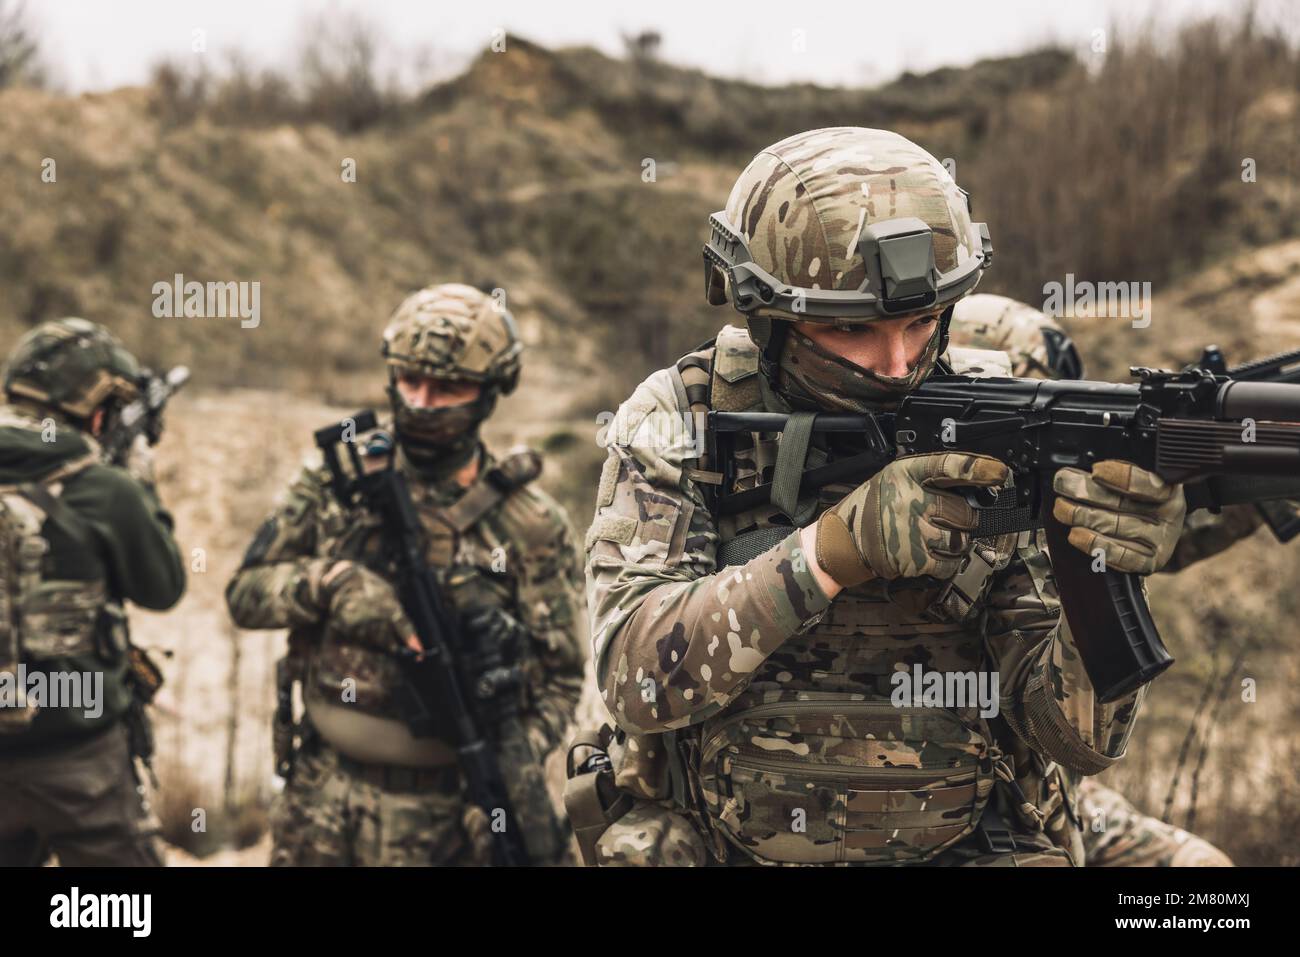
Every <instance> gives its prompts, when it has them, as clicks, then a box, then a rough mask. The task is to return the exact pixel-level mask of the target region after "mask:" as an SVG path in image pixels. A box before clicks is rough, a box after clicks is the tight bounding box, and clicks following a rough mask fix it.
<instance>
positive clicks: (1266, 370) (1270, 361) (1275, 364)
mask: <svg viewBox="0 0 1300 957" xmlns="http://www.w3.org/2000/svg"><path fill="white" fill-rule="evenodd" d="M1195 365H1196V367H1197V368H1200V369H1205V370H1207V371H1209V372H1213V373H1214V374H1215V375H1226V376H1227V377H1228V378H1229V379H1238V380H1241V381H1245V382H1291V383H1297V384H1300V349H1298V350H1296V351H1295V352H1281V353H1278V354H1277V355H1275V356H1269V357H1267V358H1265V359H1256V360H1255V361H1253V362H1246V363H1243V364H1241V365H1239V366H1233V367H1232V368H1231V369H1229V368H1228V363H1227V360H1226V359H1225V358H1224V357H1223V352H1222V351H1221V350H1220V349H1219V347H1218V346H1206V347H1205V349H1204V350H1203V351H1202V352H1201V358H1200V360H1199V361H1198V362H1196V363H1195ZM1255 508H1257V509H1258V510H1259V513H1260V515H1262V516H1264V521H1265V522H1267V523H1268V527H1269V528H1270V529H1271V530H1272V532H1273V536H1274V537H1275V538H1276V539H1277V540H1278V541H1279V542H1289V541H1291V539H1293V538H1295V537H1296V536H1297V535H1300V512H1298V511H1297V510H1296V508H1295V507H1294V506H1292V505H1290V504H1288V503H1285V502H1277V501H1268V502H1258V503H1256V505H1255Z"/></svg>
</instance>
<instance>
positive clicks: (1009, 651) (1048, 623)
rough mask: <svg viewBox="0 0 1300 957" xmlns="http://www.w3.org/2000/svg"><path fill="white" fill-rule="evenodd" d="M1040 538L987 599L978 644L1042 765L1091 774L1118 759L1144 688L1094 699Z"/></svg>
mask: <svg viewBox="0 0 1300 957" xmlns="http://www.w3.org/2000/svg"><path fill="white" fill-rule="evenodd" d="M1042 535H1043V533H1042V532H1037V533H1034V535H1033V537H1032V538H1031V539H1030V541H1029V542H1028V544H1025V545H1022V546H1021V548H1020V549H1019V550H1018V554H1017V556H1016V557H1015V558H1014V559H1013V560H1012V562H1011V564H1010V565H1008V566H1007V567H1006V568H1005V569H1004V570H1003V571H1001V572H1000V573H999V574H998V577H997V578H995V579H994V582H993V586H992V589H991V590H990V592H989V595H988V598H987V599H986V610H987V614H986V617H985V631H984V639H985V644H986V646H987V648H988V649H989V653H990V655H991V657H992V659H993V662H994V665H995V667H997V669H998V673H999V682H1000V685H1001V689H1000V699H1001V700H1000V703H999V707H1000V709H1001V713H1002V716H1003V717H1004V718H1006V720H1007V723H1008V724H1010V725H1011V727H1012V728H1013V729H1014V730H1015V732H1016V734H1018V735H1019V736H1020V737H1021V738H1022V739H1023V740H1024V741H1025V743H1026V744H1027V745H1029V747H1031V748H1033V749H1035V750H1037V751H1040V752H1041V753H1043V754H1044V755H1045V756H1046V757H1047V758H1048V760H1053V761H1056V762H1058V763H1059V764H1061V765H1062V766H1064V767H1065V768H1067V769H1068V770H1071V771H1075V772H1077V773H1079V774H1097V773H1098V772H1100V771H1103V770H1105V769H1106V768H1108V767H1110V765H1112V764H1114V763H1115V762H1116V761H1117V760H1119V759H1120V758H1121V757H1123V756H1124V749H1125V748H1126V747H1127V746H1128V739H1129V735H1130V734H1131V733H1132V730H1133V722H1134V719H1135V718H1136V716H1137V712H1138V709H1139V707H1140V705H1141V702H1142V698H1143V696H1144V695H1145V693H1146V686H1145V685H1144V686H1143V687H1141V688H1139V689H1138V690H1137V691H1135V692H1133V693H1132V694H1129V695H1126V696H1125V697H1123V698H1120V699H1119V700H1118V701H1114V702H1111V703H1110V704H1102V703H1101V702H1099V701H1098V700H1097V697H1096V694H1095V693H1094V691H1093V687H1092V682H1091V681H1090V680H1089V678H1088V673H1087V672H1086V671H1085V670H1084V667H1083V661H1082V659H1080V657H1079V651H1078V649H1077V648H1076V647H1075V644H1074V639H1073V638H1072V636H1071V635H1070V628H1069V624H1068V623H1067V622H1066V620H1065V618H1064V616H1063V615H1062V614H1061V600H1060V597H1059V595H1058V593H1057V589H1056V580H1055V579H1054V578H1053V576H1052V563H1051V559H1050V557H1049V556H1048V554H1047V552H1046V551H1045V550H1044V544H1043V540H1042ZM1144 587H1145V586H1144Z"/></svg>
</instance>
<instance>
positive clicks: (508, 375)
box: [382, 283, 523, 394]
mask: <svg viewBox="0 0 1300 957" xmlns="http://www.w3.org/2000/svg"><path fill="white" fill-rule="evenodd" d="M522 352H523V342H522V341H521V340H520V338H519V329H518V327H517V326H516V325H515V320H514V317H513V316H512V315H511V314H510V312H509V310H508V309H506V308H505V306H504V305H503V304H501V303H500V302H499V301H498V300H497V299H495V298H494V297H492V296H489V295H487V294H486V293H483V292H480V291H479V290H478V289H475V288H474V287H473V286H466V285H463V284H461V283H443V284H441V285H437V286H428V287H426V288H424V289H421V290H420V291H419V292H416V293H412V294H411V295H410V296H408V297H407V298H406V299H405V300H404V301H403V302H402V304H401V305H400V306H398V307H397V311H396V312H394V313H393V316H392V318H391V319H390V320H389V321H388V326H387V328H386V329H384V340H383V346H382V353H383V356H384V359H385V360H386V361H387V363H388V365H389V367H390V368H391V369H392V370H393V372H394V374H402V373H411V372H413V373H417V374H420V375H426V376H430V377H432V378H437V379H447V380H450V381H457V382H477V383H481V384H483V385H486V386H491V387H495V388H494V389H493V391H495V392H499V393H503V394H504V393H508V392H510V391H511V390H513V389H514V387H515V385H516V384H517V383H518V381H519V364H520V355H521V353H522Z"/></svg>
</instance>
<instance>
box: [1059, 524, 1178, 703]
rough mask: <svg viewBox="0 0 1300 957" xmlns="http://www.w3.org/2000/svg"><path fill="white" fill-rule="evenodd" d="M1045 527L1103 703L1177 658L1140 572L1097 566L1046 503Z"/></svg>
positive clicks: (1074, 632) (1079, 644) (1070, 617)
mask: <svg viewBox="0 0 1300 957" xmlns="http://www.w3.org/2000/svg"><path fill="white" fill-rule="evenodd" d="M1043 527H1044V530H1045V531H1046V533H1047V548H1048V551H1049V553H1050V555H1051V559H1052V574H1053V576H1054V577H1055V578H1056V586H1057V589H1058V591H1059V593H1060V596H1061V608H1062V611H1063V612H1064V614H1065V618H1066V621H1067V622H1068V623H1069V626H1070V634H1071V636H1072V637H1073V638H1074V644H1075V647H1076V648H1078V649H1079V657H1080V658H1081V659H1082V661H1083V667H1084V669H1085V670H1086V671H1087V672H1088V678H1089V680H1090V681H1091V682H1092V687H1093V690H1094V692H1095V693H1096V695H1097V700H1098V701H1100V702H1102V703H1103V704H1106V703H1109V702H1111V701H1115V700H1117V699H1119V698H1122V697H1124V696H1125V695H1126V694H1129V693H1130V692H1132V691H1135V690H1137V689H1138V688H1140V687H1142V685H1144V684H1146V683H1147V682H1149V681H1151V680H1152V679H1153V678H1155V677H1156V676H1157V675H1159V674H1160V673H1161V672H1162V671H1164V670H1165V669H1166V668H1168V667H1169V666H1170V665H1172V664H1173V663H1174V659H1173V658H1172V657H1171V656H1170V654H1169V652H1168V650H1167V649H1166V648H1165V646H1164V642H1162V641H1161V640H1160V632H1159V631H1158V630H1157V629H1156V625H1155V622H1154V621H1152V619H1151V610H1150V609H1149V608H1148V607H1147V602H1146V596H1145V595H1143V593H1142V581H1141V576H1139V575H1132V574H1128V573H1125V572H1116V571H1110V570H1107V571H1093V570H1092V559H1091V557H1089V556H1088V555H1085V554H1084V553H1083V552H1081V551H1079V550H1078V549H1077V548H1075V547H1074V546H1073V545H1071V544H1070V542H1069V537H1068V536H1069V529H1068V528H1067V527H1066V526H1065V525H1063V524H1061V523H1060V522H1058V521H1057V520H1056V518H1055V517H1053V515H1052V502H1051V501H1050V500H1048V501H1045V502H1044V505H1043Z"/></svg>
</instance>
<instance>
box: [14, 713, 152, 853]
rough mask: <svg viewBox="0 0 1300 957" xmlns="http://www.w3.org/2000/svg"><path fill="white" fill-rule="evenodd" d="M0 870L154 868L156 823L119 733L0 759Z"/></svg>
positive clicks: (120, 730)
mask: <svg viewBox="0 0 1300 957" xmlns="http://www.w3.org/2000/svg"><path fill="white" fill-rule="evenodd" d="M0 794H3V795H4V797H3V799H0V867H21V866H39V865H41V864H44V863H45V862H46V860H47V859H48V858H49V856H50V854H55V855H57V857H58V860H59V863H60V864H62V865H64V866H68V867H100V866H112V867H161V866H162V863H163V860H162V853H161V849H160V844H159V840H158V836H157V835H158V830H159V823H158V819H157V817H156V816H155V815H154V814H153V813H152V811H151V810H150V809H149V805H148V802H147V801H146V800H145V797H144V792H143V789H142V788H141V787H140V785H139V783H138V782H137V780H136V773H135V766H134V758H132V756H131V751H130V747H129V744H128V739H127V733H126V728H125V727H124V726H123V725H122V724H120V723H119V724H117V725H116V726H114V727H113V728H110V729H109V730H108V731H106V732H104V733H103V734H100V735H97V736H96V737H94V738H92V739H91V740H89V741H84V742H81V743H78V744H74V745H70V746H66V745H65V746H63V747H60V748H58V749H55V750H50V751H47V752H41V753H32V754H22V755H16V756H8V755H4V754H2V753H0Z"/></svg>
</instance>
